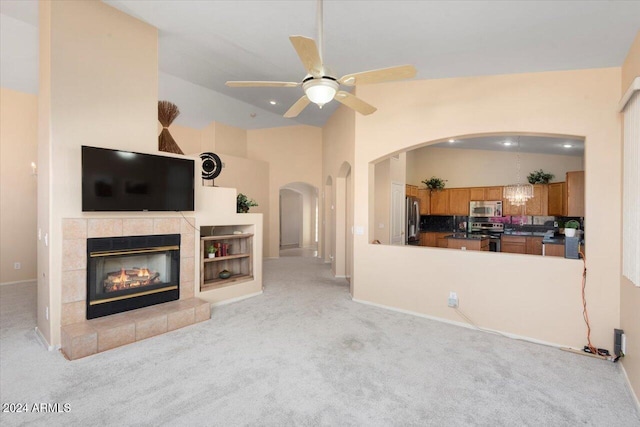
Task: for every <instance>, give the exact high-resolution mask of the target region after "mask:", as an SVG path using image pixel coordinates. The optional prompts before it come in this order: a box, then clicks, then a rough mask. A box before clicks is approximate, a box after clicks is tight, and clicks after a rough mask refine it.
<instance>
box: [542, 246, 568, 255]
mask: <svg viewBox="0 0 640 427" xmlns="http://www.w3.org/2000/svg"><path fill="white" fill-rule="evenodd" d="M544 256H559V257H563V258H564V245H557V244H549V243H546V244H545V245H544Z"/></svg>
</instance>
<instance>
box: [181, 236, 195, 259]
mask: <svg viewBox="0 0 640 427" xmlns="http://www.w3.org/2000/svg"><path fill="white" fill-rule="evenodd" d="M195 244H196V236H194V235H193V234H183V235H181V236H180V257H181V258H193V257H194V256H195V253H196V250H195Z"/></svg>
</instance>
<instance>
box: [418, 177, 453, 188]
mask: <svg viewBox="0 0 640 427" xmlns="http://www.w3.org/2000/svg"><path fill="white" fill-rule="evenodd" d="M445 182H447V180H446V179H440V178H437V177H435V176H432V177H431V178H430V179H425V180H424V181H422V183H423V184H424V185H426V186H427V188H428V189H429V190H431V191H433V190H437V191H441V190H443V189H444V186H445Z"/></svg>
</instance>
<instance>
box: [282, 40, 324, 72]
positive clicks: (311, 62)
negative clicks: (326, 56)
mask: <svg viewBox="0 0 640 427" xmlns="http://www.w3.org/2000/svg"><path fill="white" fill-rule="evenodd" d="M289 40H291V44H292V45H293V48H294V49H295V50H296V52H297V53H298V56H299V57H300V60H301V61H302V65H304V68H305V69H306V70H307V72H308V73H309V74H311V75H312V76H313V77H322V74H323V71H322V60H321V59H320V53H319V52H318V46H316V42H315V41H314V40H313V39H310V38H307V37H303V36H291V37H289Z"/></svg>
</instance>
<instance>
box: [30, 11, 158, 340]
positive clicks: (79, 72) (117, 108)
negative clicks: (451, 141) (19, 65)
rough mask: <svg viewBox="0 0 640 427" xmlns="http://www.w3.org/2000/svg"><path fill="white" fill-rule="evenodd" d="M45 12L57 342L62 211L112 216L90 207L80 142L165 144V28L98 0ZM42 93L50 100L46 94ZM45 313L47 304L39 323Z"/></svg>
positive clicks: (152, 148)
mask: <svg viewBox="0 0 640 427" xmlns="http://www.w3.org/2000/svg"><path fill="white" fill-rule="evenodd" d="M49 8H50V13H49V12H48V11H47V9H49ZM43 14H44V16H42V15H43ZM40 15H41V22H42V19H45V20H50V24H51V25H50V28H47V27H46V26H45V27H44V29H43V27H42V26H41V27H40V42H41V48H42V46H45V47H48V51H45V52H44V56H45V58H46V57H47V56H50V58H51V61H50V67H51V68H50V73H49V74H48V75H42V74H41V85H40V87H41V90H42V88H43V82H44V84H45V85H48V84H50V87H51V92H50V104H49V105H48V106H47V105H45V106H44V107H43V108H44V109H48V111H49V112H48V114H50V126H47V127H45V128H42V129H41V130H42V131H43V135H42V137H41V138H40V141H39V142H40V144H45V145H46V144H50V145H51V156H50V164H51V171H50V173H49V180H50V193H49V197H50V204H49V210H50V215H51V218H50V230H49V241H50V249H51V250H50V255H49V268H48V270H49V271H48V277H49V278H50V282H49V292H50V294H49V302H48V303H49V307H50V321H49V323H50V325H51V333H50V337H48V336H46V338H47V339H48V340H49V342H50V343H51V344H53V345H57V344H59V343H60V329H59V325H60V319H61V265H62V256H63V253H62V218H77V217H98V216H102V217H104V216H105V214H91V215H88V214H83V213H82V209H81V164H80V147H81V146H82V145H92V146H98V147H107V148H117V149H125V150H131V151H138V152H146V153H153V152H157V145H158V139H157V114H158V113H157V102H158V78H157V76H158V57H157V43H158V40H157V38H158V36H157V30H156V29H155V28H153V27H152V26H150V25H148V24H145V23H143V22H141V21H139V20H137V19H135V18H133V17H131V16H128V15H126V14H124V13H122V12H120V11H117V10H116V9H114V8H112V7H110V6H107V5H106V4H104V3H102V2H97V1H64V2H51V3H50V4H48V5H47V6H46V7H41V9H40ZM114 29H117V31H115V30H114ZM42 57H43V56H42V55H41V58H42ZM45 63H46V61H45ZM41 64H42V61H41ZM96 82H99V84H96ZM45 93H46V92H45ZM41 101H43V102H46V95H45V98H43V99H41ZM47 107H48V108H47ZM41 123H42V122H41ZM40 162H41V163H42V161H40ZM41 170H42V168H41ZM39 299H40V295H39ZM44 315H45V313H44V312H42V310H41V309H40V308H39V310H38V324H39V325H40V324H41V323H42V322H43V319H44V318H45V316H44ZM44 321H45V322H46V320H44Z"/></svg>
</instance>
